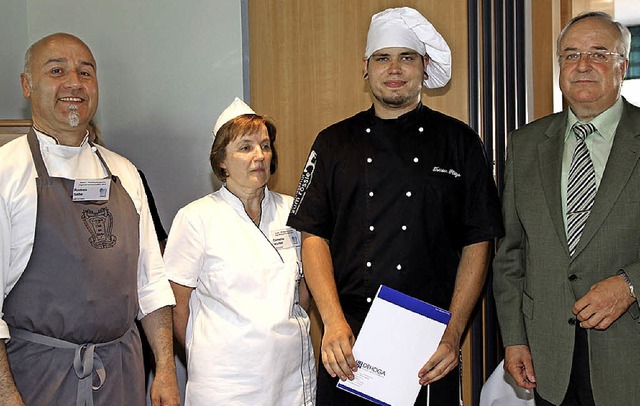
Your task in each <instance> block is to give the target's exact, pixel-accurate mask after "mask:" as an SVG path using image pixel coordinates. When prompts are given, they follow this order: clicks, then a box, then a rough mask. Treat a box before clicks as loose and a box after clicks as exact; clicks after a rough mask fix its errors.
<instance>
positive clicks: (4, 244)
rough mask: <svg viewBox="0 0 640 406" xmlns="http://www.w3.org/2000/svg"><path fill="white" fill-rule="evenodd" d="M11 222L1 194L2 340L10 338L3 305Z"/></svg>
mask: <svg viewBox="0 0 640 406" xmlns="http://www.w3.org/2000/svg"><path fill="white" fill-rule="evenodd" d="M10 233H11V221H10V219H9V208H8V207H7V202H5V199H4V196H3V195H2V193H0V283H1V284H2V297H1V298H0V317H1V318H0V339H5V340H6V339H8V338H9V327H8V326H7V323H5V321H4V313H2V304H3V303H4V298H5V292H6V287H7V278H8V273H9V257H10V255H11V238H10V235H11V234H10Z"/></svg>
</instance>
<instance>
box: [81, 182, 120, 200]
mask: <svg viewBox="0 0 640 406" xmlns="http://www.w3.org/2000/svg"><path fill="white" fill-rule="evenodd" d="M110 189H111V179H77V180H76V181H75V182H74V183H73V201H74V202H86V201H89V200H91V201H106V200H109V190H110Z"/></svg>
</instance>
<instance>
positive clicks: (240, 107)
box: [213, 97, 256, 140]
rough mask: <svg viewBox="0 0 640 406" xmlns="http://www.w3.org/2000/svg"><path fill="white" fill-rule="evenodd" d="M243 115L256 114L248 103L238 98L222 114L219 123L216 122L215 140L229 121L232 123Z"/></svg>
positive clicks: (214, 128)
mask: <svg viewBox="0 0 640 406" xmlns="http://www.w3.org/2000/svg"><path fill="white" fill-rule="evenodd" d="M243 114H256V112H255V111H253V110H252V109H251V107H249V106H248V105H247V103H245V102H243V101H242V100H240V99H239V98H237V97H236V98H235V99H233V101H232V102H231V104H230V105H229V107H227V108H226V109H224V111H223V112H222V113H221V114H220V117H218V121H216V125H215V126H213V139H214V140H215V139H216V134H217V133H218V130H219V129H220V127H222V126H223V125H225V123H227V122H228V121H231V120H233V119H234V118H236V117H238V116H241V115H243Z"/></svg>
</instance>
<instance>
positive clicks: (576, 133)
mask: <svg viewBox="0 0 640 406" xmlns="http://www.w3.org/2000/svg"><path fill="white" fill-rule="evenodd" d="M629 48H630V34H629V31H628V29H626V28H625V27H624V26H622V25H620V24H618V23H616V22H614V21H613V20H612V19H611V17H610V16H608V15H607V14H604V13H596V12H591V13H587V14H582V15H579V16H577V17H575V18H574V19H572V20H571V21H570V22H569V24H567V26H566V27H565V28H564V30H563V31H562V33H561V34H560V37H559V39H558V60H559V64H560V88H561V90H562V93H563V95H564V97H565V99H566V100H567V102H568V105H569V108H568V109H566V110H565V111H563V112H561V113H558V114H553V115H551V116H548V117H544V118H542V119H540V120H537V121H535V122H533V123H531V124H529V125H527V126H525V127H523V128H521V129H519V130H517V131H515V132H514V133H513V134H511V136H510V138H509V142H508V151H507V165H506V174H505V187H504V195H503V214H504V221H505V227H506V236H505V237H504V239H503V240H502V241H501V243H500V246H499V250H498V253H497V255H496V258H495V262H494V273H495V274H494V292H495V298H496V304H497V309H498V317H499V322H500V328H501V332H502V337H503V341H504V344H505V369H506V370H507V371H508V372H509V373H510V374H511V375H512V376H513V377H514V379H515V380H516V383H517V384H518V385H519V386H521V387H524V388H528V389H532V388H535V395H536V403H537V405H538V406H540V405H558V404H561V405H616V406H617V405H640V390H639V389H638V388H637V383H638V380H639V379H640V324H638V322H639V319H638V315H639V314H640V311H639V310H640V309H639V308H638V303H637V300H636V293H635V292H634V289H633V287H634V285H635V286H637V287H640V164H639V163H638V158H639V157H640V155H639V154H640V109H638V108H637V107H635V106H632V105H631V104H629V103H627V101H626V100H624V98H621V97H620V89H621V87H622V81H623V79H624V75H625V72H626V69H627V66H628V64H629V62H628V55H629Z"/></svg>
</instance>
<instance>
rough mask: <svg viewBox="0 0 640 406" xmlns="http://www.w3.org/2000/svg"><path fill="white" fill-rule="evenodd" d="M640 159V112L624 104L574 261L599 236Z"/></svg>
mask: <svg viewBox="0 0 640 406" xmlns="http://www.w3.org/2000/svg"><path fill="white" fill-rule="evenodd" d="M639 156H640V111H639V110H638V109H637V108H636V107H634V106H632V105H630V104H628V103H627V102H626V101H625V102H624V110H623V111H622V117H620V123H619V124H618V128H617V129H616V135H615V138H614V139H613V145H612V146H611V152H610V154H609V158H608V159H607V165H606V167H605V170H604V173H603V175H602V180H601V182H600V187H599V188H598V192H597V194H596V199H595V201H594V203H593V208H592V209H591V214H589V219H588V220H587V223H586V225H585V228H584V231H583V232H582V236H580V242H579V243H578V246H577V247H576V253H575V255H574V258H575V257H577V256H578V254H579V253H580V252H581V251H582V250H583V249H584V247H585V246H586V245H587V244H588V243H589V241H590V240H591V239H592V238H593V236H594V235H595V234H596V232H597V231H598V229H600V227H601V226H602V223H603V222H604V220H605V219H606V217H607V215H608V214H609V212H610V211H611V209H612V208H613V205H614V203H615V202H616V201H617V200H618V197H619V196H620V193H621V192H622V190H623V189H624V187H625V186H626V185H627V183H628V181H629V178H630V176H631V174H632V173H633V169H634V168H635V166H636V163H637V162H638V157H639Z"/></svg>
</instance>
